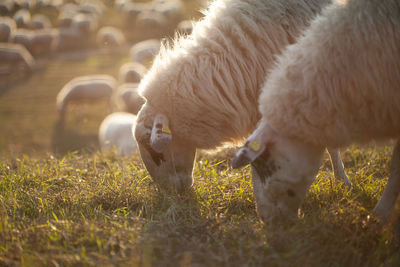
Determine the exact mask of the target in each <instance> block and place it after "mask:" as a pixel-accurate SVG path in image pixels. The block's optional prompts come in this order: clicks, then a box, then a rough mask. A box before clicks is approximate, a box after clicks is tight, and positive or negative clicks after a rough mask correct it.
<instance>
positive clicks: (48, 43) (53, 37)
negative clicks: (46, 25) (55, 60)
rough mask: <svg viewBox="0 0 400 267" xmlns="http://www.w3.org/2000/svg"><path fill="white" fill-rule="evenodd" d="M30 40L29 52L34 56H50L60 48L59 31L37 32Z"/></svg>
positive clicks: (42, 30)
mask: <svg viewBox="0 0 400 267" xmlns="http://www.w3.org/2000/svg"><path fill="white" fill-rule="evenodd" d="M30 38H31V39H30V46H29V51H30V52H31V53H32V55H34V56H42V55H49V54H51V53H53V52H54V51H55V50H56V49H57V48H58V43H59V31H57V30H55V29H41V30H36V31H34V32H33V33H32V34H31V36H30Z"/></svg>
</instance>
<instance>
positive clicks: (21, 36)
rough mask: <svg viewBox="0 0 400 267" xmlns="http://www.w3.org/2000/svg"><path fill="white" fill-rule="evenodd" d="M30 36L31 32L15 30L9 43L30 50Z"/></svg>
mask: <svg viewBox="0 0 400 267" xmlns="http://www.w3.org/2000/svg"><path fill="white" fill-rule="evenodd" d="M32 34H33V33H32V31H31V30H27V29H16V30H15V31H14V32H13V34H12V36H11V38H10V42H12V43H15V44H20V45H23V46H25V47H26V49H28V50H30V45H31V39H32Z"/></svg>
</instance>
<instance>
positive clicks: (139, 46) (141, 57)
mask: <svg viewBox="0 0 400 267" xmlns="http://www.w3.org/2000/svg"><path fill="white" fill-rule="evenodd" d="M160 45H161V43H160V41H159V40H157V39H149V40H146V41H142V42H139V43H136V44H134V45H133V46H132V47H131V49H130V54H131V59H132V61H133V62H139V63H141V64H143V65H146V64H148V63H149V62H151V61H152V60H153V59H154V57H155V56H156V55H157V53H158V51H159V50H160Z"/></svg>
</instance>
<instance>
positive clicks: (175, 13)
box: [153, 0, 183, 28]
mask: <svg viewBox="0 0 400 267" xmlns="http://www.w3.org/2000/svg"><path fill="white" fill-rule="evenodd" d="M153 9H154V10H156V11H157V12H159V13H161V14H162V15H164V16H165V18H166V19H167V21H168V26H170V27H172V28H175V27H176V25H177V24H178V23H179V22H180V21H181V20H182V19H183V3H182V1H181V0H168V1H166V0H155V1H153Z"/></svg>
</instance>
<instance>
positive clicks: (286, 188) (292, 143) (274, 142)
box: [232, 121, 324, 223]
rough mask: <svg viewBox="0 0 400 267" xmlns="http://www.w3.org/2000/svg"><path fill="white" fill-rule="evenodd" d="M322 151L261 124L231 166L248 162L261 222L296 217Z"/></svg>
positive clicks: (318, 164) (287, 220)
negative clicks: (250, 167)
mask: <svg viewBox="0 0 400 267" xmlns="http://www.w3.org/2000/svg"><path fill="white" fill-rule="evenodd" d="M323 151H324V150H323V148H322V147H321V148H320V147H315V146H311V145H308V144H304V143H302V142H299V141H297V140H293V139H288V138H285V137H283V136H281V135H279V134H278V133H276V132H275V131H274V130H273V129H272V128H270V126H269V125H268V124H267V123H266V122H264V121H262V122H261V123H260V124H259V126H258V128H257V129H256V130H255V131H254V132H253V134H252V135H251V136H250V137H249V138H248V139H247V142H246V144H245V145H244V147H242V148H241V149H240V150H239V151H238V152H237V153H236V155H235V157H234V158H233V160H232V167H233V168H239V167H242V166H244V165H247V164H249V163H251V166H252V176H253V177H252V179H253V185H254V195H255V199H256V205H257V212H258V214H259V216H260V218H261V220H262V221H263V222H265V223H271V222H272V223H273V222H280V223H282V222H283V223H287V222H290V221H293V220H294V219H295V218H297V214H298V210H299V207H300V204H301V203H302V201H303V200H304V198H305V195H306V192H307V190H308V188H309V187H310V185H311V183H312V182H313V181H314V179H315V176H316V174H317V172H318V169H319V166H320V165H321V158H322V155H323Z"/></svg>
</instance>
